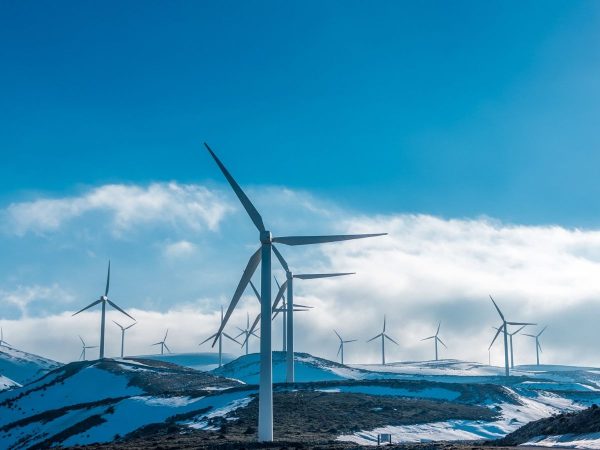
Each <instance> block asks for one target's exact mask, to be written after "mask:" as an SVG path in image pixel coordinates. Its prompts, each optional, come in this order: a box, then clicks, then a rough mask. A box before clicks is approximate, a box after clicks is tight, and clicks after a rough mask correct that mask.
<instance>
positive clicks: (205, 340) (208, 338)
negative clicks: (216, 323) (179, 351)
mask: <svg viewBox="0 0 600 450" xmlns="http://www.w3.org/2000/svg"><path fill="white" fill-rule="evenodd" d="M216 335H217V333H215V334H213V335H211V336H209V337H207V338H206V339H204V340H203V341H202V342H200V343H199V344H198V345H202V344H204V343H206V342H208V341H210V340H211V339H212V338H214V337H215V336H216Z"/></svg>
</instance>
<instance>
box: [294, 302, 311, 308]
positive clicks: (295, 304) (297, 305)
mask: <svg viewBox="0 0 600 450" xmlns="http://www.w3.org/2000/svg"><path fill="white" fill-rule="evenodd" d="M293 306H294V308H306V309H313V308H314V306H307V305H299V304H297V303H294V305H293Z"/></svg>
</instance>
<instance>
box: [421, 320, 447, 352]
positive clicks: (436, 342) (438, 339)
mask: <svg viewBox="0 0 600 450" xmlns="http://www.w3.org/2000/svg"><path fill="white" fill-rule="evenodd" d="M441 325H442V322H440V323H438V327H437V331H436V332H435V334H434V335H433V336H429V337H426V338H423V339H421V340H422V341H426V340H428V339H433V342H434V343H435V360H436V361H437V360H438V342H439V343H440V344H442V345H443V346H444V347H445V348H448V347H446V344H444V343H443V342H442V340H441V339H440V338H439V336H438V334H440V326H441Z"/></svg>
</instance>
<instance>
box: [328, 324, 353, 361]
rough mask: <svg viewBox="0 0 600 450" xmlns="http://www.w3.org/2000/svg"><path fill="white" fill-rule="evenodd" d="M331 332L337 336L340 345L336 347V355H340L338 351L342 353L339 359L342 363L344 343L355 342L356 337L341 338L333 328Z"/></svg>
mask: <svg viewBox="0 0 600 450" xmlns="http://www.w3.org/2000/svg"><path fill="white" fill-rule="evenodd" d="M333 332H334V333H335V335H336V336H337V337H338V339H339V340H340V346H339V348H338V352H337V356H340V353H341V354H342V359H341V363H342V364H344V344H349V343H350V342H356V341H357V340H356V339H350V340H346V341H345V340H343V339H342V337H341V336H340V335H339V333H338V332H337V331H335V330H333Z"/></svg>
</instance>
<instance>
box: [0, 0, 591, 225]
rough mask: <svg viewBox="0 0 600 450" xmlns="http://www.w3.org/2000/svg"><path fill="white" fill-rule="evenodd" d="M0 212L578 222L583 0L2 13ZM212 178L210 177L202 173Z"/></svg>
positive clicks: (584, 98)
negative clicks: (91, 203) (104, 191)
mask: <svg viewBox="0 0 600 450" xmlns="http://www.w3.org/2000/svg"><path fill="white" fill-rule="evenodd" d="M0 8H2V10H1V14H0V38H1V39H2V42H4V43H6V45H3V46H2V49H1V50H0V52H1V53H0V56H1V58H2V61H3V69H2V71H0V96H1V97H2V99H3V100H2V102H3V107H2V108H1V109H0V148H2V153H3V163H2V165H1V166H0V192H1V193H2V200H4V202H9V201H11V200H13V199H14V198H16V197H19V196H20V198H23V197H25V198H26V197H27V194H28V193H31V192H40V191H41V192H45V193H51V194H52V193H56V194H63V193H65V192H72V191H73V190H74V189H76V188H77V187H80V186H82V185H83V186H90V185H91V186H95V185H98V184H103V183H107V182H125V183H127V182H149V181H169V180H178V181H182V182H192V181H193V182H197V181H206V180H214V179H215V178H217V179H218V175H219V174H218V173H216V172H215V168H214V167H213V166H212V164H211V161H210V160H209V159H208V158H207V157H206V154H204V153H203V150H202V149H201V147H200V144H201V142H202V141H204V140H207V141H209V142H210V143H211V144H212V145H213V146H214V148H215V149H216V150H217V151H219V152H220V154H221V155H222V157H223V159H225V160H226V161H228V162H229V163H230V165H232V166H233V168H234V169H236V172H237V173H239V176H240V177H241V178H242V180H244V181H246V182H248V183H253V184H258V185H262V184H267V185H281V186H288V187H291V188H296V189H308V190H311V191H313V192H317V193H319V194H321V195H324V196H326V197H329V198H331V199H334V200H336V201H338V202H342V203H344V204H345V205H346V206H347V207H349V208H354V209H357V210H362V211H365V210H368V211H370V212H390V211H411V212H428V213H433V214H440V215H444V216H447V217H455V216H473V215H479V214H485V215H489V216H492V217H498V218H500V219H503V220H508V221H514V222H519V223H559V224H566V225H569V226H593V225H596V224H598V221H599V220H598V215H597V214H596V212H595V210H594V208H590V205H591V204H592V202H593V201H594V200H595V199H596V198H597V197H598V194H600V188H598V183H597V174H598V170H597V167H598V165H599V163H600V153H599V152H598V151H597V147H598V143H599V137H598V131H597V126H596V125H597V117H598V113H599V112H600V111H599V108H600V107H599V106H598V105H600V101H599V100H600V89H599V83H600V82H599V81H598V80H600V62H599V56H598V55H599V53H598V51H597V47H598V42H599V38H600V27H599V26H598V25H599V20H600V8H599V7H598V5H597V3H595V2H575V1H574V2H566V1H559V2H553V1H547V2H546V1H545V2H544V3H543V7H542V5H541V3H539V2H505V1H502V2H452V3H451V4H449V3H447V2H414V3H409V2H379V3H378V4H377V5H372V4H368V3H366V2H352V1H351V2H308V3H306V2H302V4H300V3H296V4H289V3H281V2H252V3H250V4H244V2H219V4H218V5H216V4H211V3H209V2H170V3H169V4H168V5H167V4H166V3H164V2H127V3H126V4H123V3H120V2H101V3H98V2H45V3H44V4H39V3H35V4H34V3H31V2H3V4H2V6H0ZM219 181H220V180H219Z"/></svg>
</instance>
